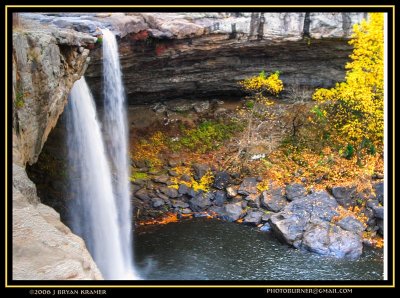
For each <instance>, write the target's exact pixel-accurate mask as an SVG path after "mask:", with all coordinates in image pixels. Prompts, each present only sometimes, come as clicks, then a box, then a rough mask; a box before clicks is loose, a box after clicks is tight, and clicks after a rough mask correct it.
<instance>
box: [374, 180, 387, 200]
mask: <svg viewBox="0 0 400 298" xmlns="http://www.w3.org/2000/svg"><path fill="white" fill-rule="evenodd" d="M383 188H384V184H383V181H382V182H378V183H375V184H374V185H373V189H374V192H375V197H376V199H377V200H378V201H379V202H380V203H381V204H383V194H384V192H383V190H384V189H383Z"/></svg>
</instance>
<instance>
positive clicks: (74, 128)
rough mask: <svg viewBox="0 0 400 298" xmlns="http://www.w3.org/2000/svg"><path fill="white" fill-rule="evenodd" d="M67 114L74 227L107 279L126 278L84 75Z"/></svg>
mask: <svg viewBox="0 0 400 298" xmlns="http://www.w3.org/2000/svg"><path fill="white" fill-rule="evenodd" d="M66 116H67V130H68V149H69V150H68V152H69V162H70V168H71V173H70V176H71V191H72V192H73V193H74V200H72V203H71V204H72V206H71V207H72V208H71V210H70V211H71V212H70V217H71V218H70V219H71V226H72V229H73V231H74V232H75V233H77V234H78V235H81V236H82V237H83V239H84V240H85V243H86V245H87V246H88V249H89V251H90V252H91V254H92V256H93V259H94V260H95V262H96V264H97V266H98V267H99V269H100V271H101V272H102V274H103V276H104V278H105V279H127V275H126V267H125V256H124V254H123V253H122V247H121V241H120V229H119V223H118V213H117V208H116V204H115V200H114V195H113V190H112V182H111V173H110V168H109V165H108V162H107V159H106V154H105V147H104V144H103V139H102V135H101V131H100V127H99V123H98V121H97V115H96V110H95V105H94V101H93V98H92V95H91V93H90V90H89V88H88V86H87V84H86V81H85V79H84V77H82V78H81V79H80V80H78V81H76V82H75V84H74V86H73V88H72V90H71V93H70V100H69V103H68V106H67V111H66Z"/></svg>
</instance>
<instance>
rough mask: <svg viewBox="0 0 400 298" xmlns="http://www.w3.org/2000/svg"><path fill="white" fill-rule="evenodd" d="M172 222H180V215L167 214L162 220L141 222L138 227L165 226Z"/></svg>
mask: <svg viewBox="0 0 400 298" xmlns="http://www.w3.org/2000/svg"><path fill="white" fill-rule="evenodd" d="M171 222H178V215H177V214H176V213H166V214H165V215H164V216H163V217H161V218H157V219H149V220H143V221H139V222H138V225H139V226H147V225H165V224H168V223H171Z"/></svg>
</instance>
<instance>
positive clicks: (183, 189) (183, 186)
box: [178, 183, 190, 195]
mask: <svg viewBox="0 0 400 298" xmlns="http://www.w3.org/2000/svg"><path fill="white" fill-rule="evenodd" d="M189 192H190V187H189V186H187V185H186V184H183V183H182V184H179V188H178V193H180V194H181V195H186V194H188V193H189Z"/></svg>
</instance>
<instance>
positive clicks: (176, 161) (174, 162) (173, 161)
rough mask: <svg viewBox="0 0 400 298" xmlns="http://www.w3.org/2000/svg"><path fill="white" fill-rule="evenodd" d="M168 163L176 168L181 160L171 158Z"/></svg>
mask: <svg viewBox="0 0 400 298" xmlns="http://www.w3.org/2000/svg"><path fill="white" fill-rule="evenodd" d="M168 165H169V166H170V167H171V168H175V167H177V166H179V165H181V161H180V160H175V159H170V160H169V161H168Z"/></svg>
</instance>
